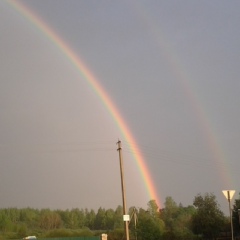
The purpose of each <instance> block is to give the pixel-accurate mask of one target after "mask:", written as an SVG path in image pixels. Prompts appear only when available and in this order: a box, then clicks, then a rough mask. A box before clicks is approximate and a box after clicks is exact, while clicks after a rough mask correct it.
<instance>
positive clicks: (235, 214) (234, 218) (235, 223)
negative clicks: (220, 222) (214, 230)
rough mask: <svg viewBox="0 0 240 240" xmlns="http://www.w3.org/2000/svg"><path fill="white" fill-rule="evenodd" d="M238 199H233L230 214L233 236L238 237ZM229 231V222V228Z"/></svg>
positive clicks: (239, 233) (239, 213)
mask: <svg viewBox="0 0 240 240" xmlns="http://www.w3.org/2000/svg"><path fill="white" fill-rule="evenodd" d="M238 210H239V211H240V199H235V202H234V204H233V212H232V221H233V231H234V235H235V236H237V235H240V212H239V211H238ZM228 229H230V221H229V228H228Z"/></svg>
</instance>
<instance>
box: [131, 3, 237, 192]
mask: <svg viewBox="0 0 240 240" xmlns="http://www.w3.org/2000/svg"><path fill="white" fill-rule="evenodd" d="M131 4H133V5H134V8H133V9H134V10H135V12H136V13H137V14H138V16H139V18H140V19H141V20H142V21H143V22H144V24H145V26H147V29H148V31H149V32H150V34H151V35H152V36H153V37H152V39H153V40H155V42H156V43H157V45H158V46H159V49H160V50H161V54H163V55H164V57H165V59H166V61H167V62H168V64H169V65H170V66H171V69H172V70H173V71H172V72H173V74H174V75H175V77H176V79H178V81H179V82H180V85H181V87H182V90H183V92H184V95H185V96H186V97H187V99H188V100H189V103H190V104H191V107H192V111H193V113H194V116H195V118H196V120H197V122H198V124H199V126H200V127H201V129H202V131H203V135H204V138H205V139H206V142H207V146H208V147H209V150H210V151H211V153H212V158H213V161H214V162H215V164H216V166H218V167H217V169H216V170H217V171H218V172H219V176H220V179H221V180H222V183H221V184H222V185H224V187H226V188H232V186H233V185H234V184H233V180H232V179H231V177H230V176H231V174H226V173H227V172H229V173H230V169H229V167H228V166H227V157H226V155H225V153H224V151H223V147H222V146H221V143H220V142H219V138H218V134H217V132H216V130H215V127H214V125H213V123H212V122H211V118H210V116H211V114H210V112H207V106H204V104H203V103H204V100H203V99H201V97H200V96H199V94H198V91H197V87H196V86H194V85H193V84H192V83H191V81H190V80H191V76H189V74H188V72H187V71H186V69H185V67H184V66H183V65H182V63H181V61H180V59H179V57H178V56H177V54H176V52H174V51H173V47H172V46H171V45H170V42H169V41H167V39H166V38H165V36H164V34H163V31H162V29H159V27H158V26H157V25H156V24H155V22H154V19H153V18H152V17H151V14H150V13H149V12H148V10H147V7H145V6H144V3H140V2H137V1H133V2H131ZM219 190H221V189H219Z"/></svg>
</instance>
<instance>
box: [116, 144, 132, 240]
mask: <svg viewBox="0 0 240 240" xmlns="http://www.w3.org/2000/svg"><path fill="white" fill-rule="evenodd" d="M117 145H118V149H117V151H118V153H119V163H120V175H121V187H122V202H123V221H124V228H125V235H126V240H129V229H128V223H129V220H128V219H125V217H126V216H127V206H126V196H125V184H124V175H123V161H122V147H121V141H120V140H118V142H117Z"/></svg>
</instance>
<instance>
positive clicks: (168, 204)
mask: <svg viewBox="0 0 240 240" xmlns="http://www.w3.org/2000/svg"><path fill="white" fill-rule="evenodd" d="M193 212H194V207H193V206H188V207H183V206H182V204H179V206H178V205H177V203H176V202H175V201H174V200H173V198H172V197H166V200H165V203H164V208H163V209H160V218H161V219H162V220H163V221H164V223H165V232H164V237H165V239H180V238H182V239H184V238H191V236H192V235H193V233H192V231H191V229H190V222H191V217H192V215H193Z"/></svg>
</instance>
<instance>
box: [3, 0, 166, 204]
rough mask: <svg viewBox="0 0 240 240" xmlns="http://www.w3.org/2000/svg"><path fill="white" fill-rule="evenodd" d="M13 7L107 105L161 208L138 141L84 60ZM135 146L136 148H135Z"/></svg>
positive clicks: (26, 10) (27, 11)
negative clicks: (40, 33) (70, 64)
mask: <svg viewBox="0 0 240 240" xmlns="http://www.w3.org/2000/svg"><path fill="white" fill-rule="evenodd" d="M6 2H7V3H8V4H9V5H11V6H12V7H13V8H14V9H15V10H16V11H17V12H18V13H20V15H21V16H23V17H24V18H25V19H27V20H28V21H29V22H31V23H32V24H33V25H34V27H36V28H38V30H40V31H41V32H42V33H43V34H44V35H45V36H46V37H47V38H48V39H49V40H50V41H52V43H54V45H55V46H56V47H57V48H58V49H59V50H60V51H61V52H62V54H63V55H64V56H65V57H66V58H67V59H68V60H69V61H70V62H71V63H72V65H73V66H75V68H76V69H77V70H78V72H79V73H80V74H81V75H82V77H83V78H84V79H85V80H86V81H87V82H88V84H89V85H90V86H91V88H92V89H94V91H95V93H96V94H97V95H98V97H99V98H100V99H101V101H102V103H103V104H104V105H105V107H106V109H107V110H108V111H109V113H110V115H111V116H112V118H113V119H114V120H115V122H116V124H117V126H118V127H119V129H120V131H121V132H122V134H123V136H124V138H125V139H126V141H127V142H129V143H131V145H132V147H131V148H134V151H133V156H134V159H135V160H136V163H137V165H138V167H139V170H140V173H141V176H142V178H143V181H144V184H145V186H146V189H147V191H148V194H149V196H150V199H151V200H155V201H156V203H157V205H158V206H159V207H160V205H161V204H160V199H159V197H158V194H157V191H156V188H155V186H154V183H153V180H152V178H151V175H150V172H149V170H148V167H147V165H146V162H145V160H144V157H143V156H142V154H141V151H140V150H139V148H138V147H137V146H138V145H137V143H136V140H135V139H134V137H133V135H132V133H131V131H130V129H129V128H128V126H127V124H126V122H125V121H124V119H123V118H122V116H121V114H120V112H119V110H118V109H117V107H116V105H115V104H114V103H113V101H112V100H111V98H110V97H109V95H108V94H107V92H106V91H105V90H104V88H103V87H102V86H101V85H100V83H99V81H98V80H97V78H96V77H95V76H94V74H93V72H92V71H90V70H89V68H88V67H87V66H86V65H85V64H84V62H83V60H82V59H81V58H80V57H79V56H78V55H76V54H75V53H74V52H73V50H72V49H71V48H70V46H69V45H68V44H67V43H66V42H65V41H64V40H63V39H62V38H61V37H60V36H59V35H57V34H56V33H55V32H54V30H53V29H51V28H50V27H49V26H48V25H47V24H46V23H45V22H44V21H43V20H42V19H41V18H40V17H39V16H37V14H36V13H34V12H33V11H32V9H30V8H28V7H27V6H25V5H24V4H23V3H21V2H20V1H15V0H14V1H6ZM133 146H134V147H133Z"/></svg>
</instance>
